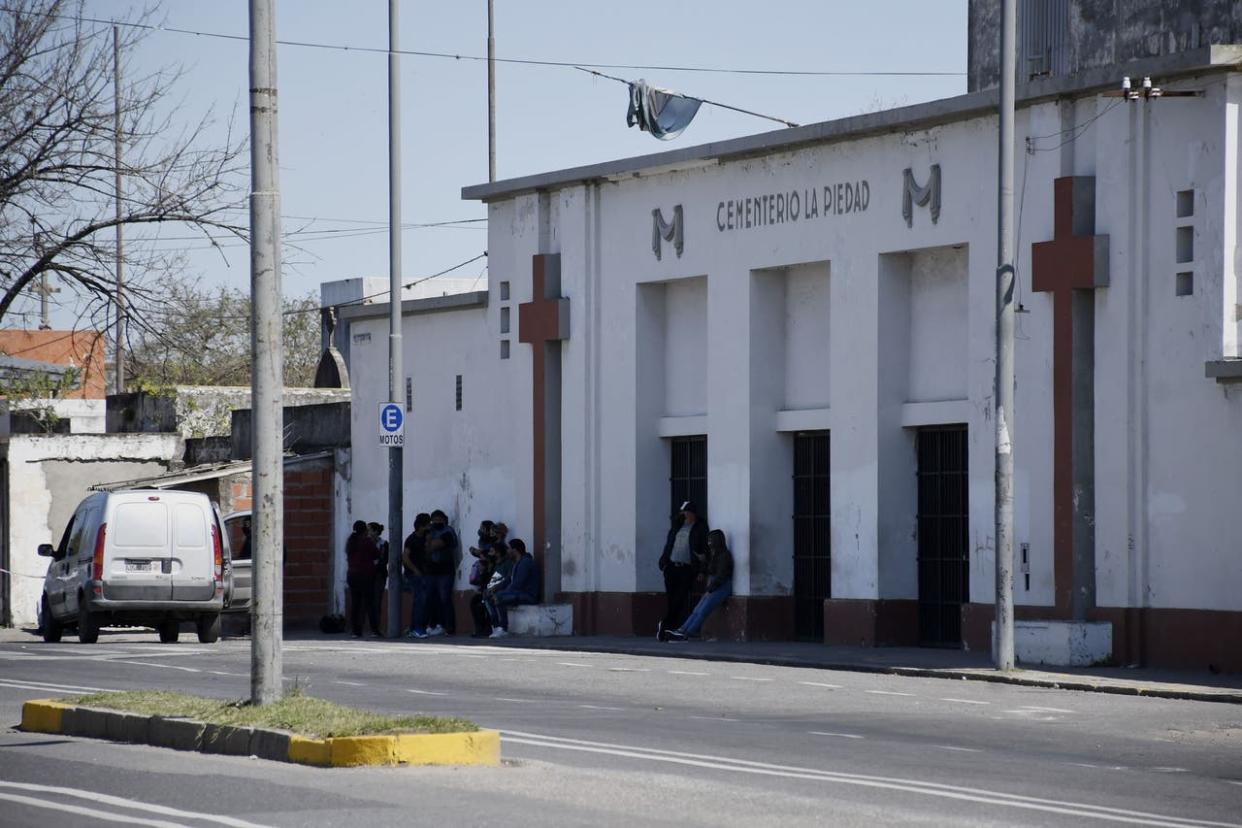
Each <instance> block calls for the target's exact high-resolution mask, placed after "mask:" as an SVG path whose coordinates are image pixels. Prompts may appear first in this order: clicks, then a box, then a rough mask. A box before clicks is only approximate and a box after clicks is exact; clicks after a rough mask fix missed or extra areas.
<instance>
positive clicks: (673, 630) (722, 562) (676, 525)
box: [656, 500, 733, 641]
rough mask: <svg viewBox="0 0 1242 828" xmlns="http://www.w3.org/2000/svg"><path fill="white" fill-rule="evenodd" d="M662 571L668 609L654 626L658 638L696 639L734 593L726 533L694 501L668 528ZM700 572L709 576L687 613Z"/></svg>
mask: <svg viewBox="0 0 1242 828" xmlns="http://www.w3.org/2000/svg"><path fill="white" fill-rule="evenodd" d="M660 571H661V572H663V573H664V594H665V597H666V598H667V601H668V603H667V609H666V611H665V613H664V618H663V619H662V620H661V621H660V622H659V624H658V625H657V626H656V638H657V639H659V640H660V641H685V640H687V639H690V638H698V636H699V634H700V632H702V629H703V622H704V621H706V620H707V617H708V616H709V615H711V614H712V612H713V611H714V610H715V609H716V608H717V607H719V606H720V605H721V604H723V603H724V601H725V599H726V598H728V597H729V596H730V595H732V594H733V554H732V553H731V552H730V551H729V547H728V545H727V544H726V543H725V535H724V532H722V531H720V530H719V529H708V527H707V521H705V520H702V519H701V518H700V517H699V509H698V507H697V506H696V505H695V504H694V502H693V501H690V500H687V501H685V502H684V503H682V504H681V509H680V510H679V511H678V514H677V516H676V517H675V518H674V520H673V526H672V527H671V528H670V529H669V530H668V539H667V540H666V541H665V543H664V552H663V553H662V554H661V555H660ZM700 576H705V577H706V579H707V582H706V584H705V585H704V590H703V597H702V598H700V599H699V601H698V603H697V604H695V606H694V609H693V610H690V612H689V614H687V609H688V608H689V606H690V595H691V593H692V591H693V589H694V585H695V582H696V581H697V580H698V578H699V577H700Z"/></svg>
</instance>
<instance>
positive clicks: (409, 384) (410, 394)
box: [405, 377, 414, 411]
mask: <svg viewBox="0 0 1242 828" xmlns="http://www.w3.org/2000/svg"><path fill="white" fill-rule="evenodd" d="M405 410H406V411H413V410H414V380H413V379H411V378H410V377H406V378H405Z"/></svg>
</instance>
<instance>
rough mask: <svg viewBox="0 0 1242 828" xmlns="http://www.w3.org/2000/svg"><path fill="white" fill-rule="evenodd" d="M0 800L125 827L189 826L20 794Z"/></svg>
mask: <svg viewBox="0 0 1242 828" xmlns="http://www.w3.org/2000/svg"><path fill="white" fill-rule="evenodd" d="M0 800H7V801H9V802H16V803H17V804H19V805H30V806H32V807H35V808H47V809H48V810H52V811H61V812H62V813H66V814H76V815H77V816H82V817H90V818H91V819H97V820H100V821H101V822H121V823H124V824H126V825H151V826H153V828H189V826H187V825H185V824H183V823H180V822H167V821H165V820H162V819H143V818H142V817H136V816H130V815H127V814H113V813H108V812H107V811H100V810H98V809H96V808H83V807H82V806H80V805H66V804H64V803H63V802H48V801H47V800H46V799H38V798H36V797H33V796H22V795H20V794H6V793H0Z"/></svg>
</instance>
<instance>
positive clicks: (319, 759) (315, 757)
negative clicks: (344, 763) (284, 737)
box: [289, 736, 332, 767]
mask: <svg viewBox="0 0 1242 828" xmlns="http://www.w3.org/2000/svg"><path fill="white" fill-rule="evenodd" d="M289 761H290V762H297V763H298V764H301V765H318V766H320V767H329V766H330V765H331V764H332V745H331V744H330V743H329V740H327V739H307V738H306V737H304V736H290V737H289Z"/></svg>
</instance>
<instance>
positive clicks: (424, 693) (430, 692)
mask: <svg viewBox="0 0 1242 828" xmlns="http://www.w3.org/2000/svg"><path fill="white" fill-rule="evenodd" d="M405 692H407V693H417V694H418V695H420V696H447V695H448V693H437V692H436V691H435V690H415V689H413V688H412V687H407V688H405Z"/></svg>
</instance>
